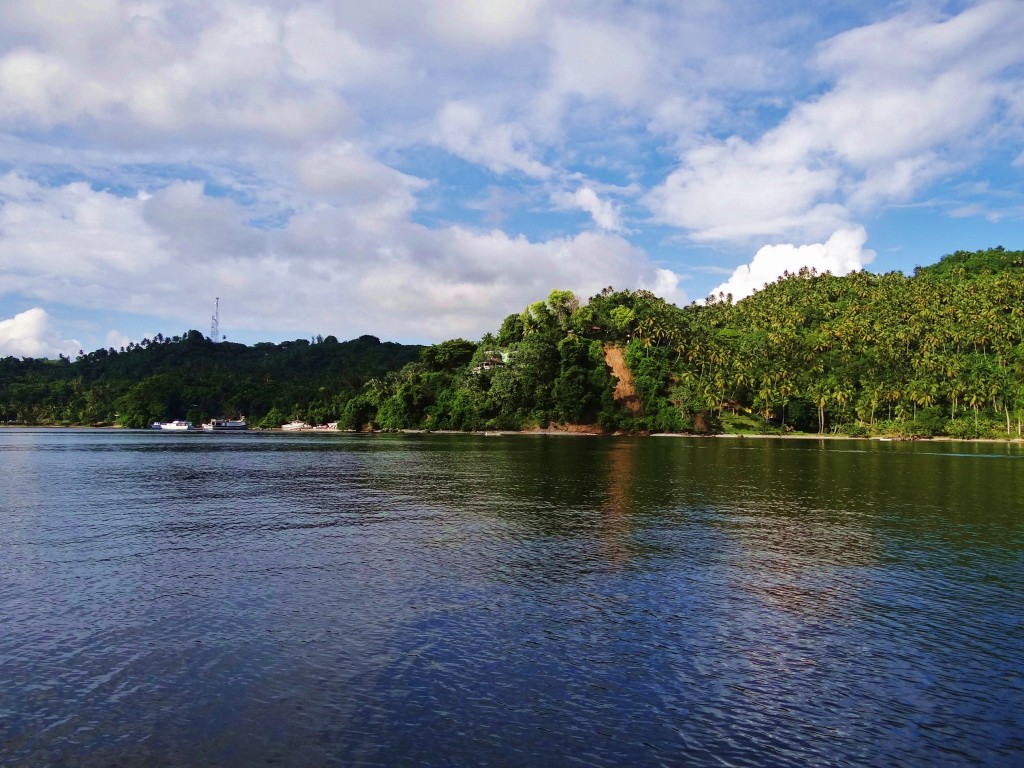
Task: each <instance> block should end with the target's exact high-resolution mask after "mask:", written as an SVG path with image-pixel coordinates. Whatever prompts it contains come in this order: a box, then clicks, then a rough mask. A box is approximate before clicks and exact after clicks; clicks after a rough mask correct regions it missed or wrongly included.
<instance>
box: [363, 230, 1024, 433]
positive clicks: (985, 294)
mask: <svg viewBox="0 0 1024 768" xmlns="http://www.w3.org/2000/svg"><path fill="white" fill-rule="evenodd" d="M615 345H618V346H621V347H623V348H624V351H625V359H626V362H627V363H628V365H629V369H630V370H631V372H632V376H633V379H634V382H633V383H634V386H635V401H634V402H633V403H631V405H633V406H634V407H633V408H632V409H629V408H625V407H623V404H622V403H621V402H616V401H615V400H613V398H612V390H613V387H614V384H615V380H614V379H613V378H612V377H611V375H610V373H609V371H608V368H607V367H606V365H605V357H604V351H605V350H606V349H607V348H608V347H609V346H615ZM1022 417H1024V252H1019V251H1018V252H1010V251H1005V250H1004V249H1002V248H995V249H992V250H988V251H980V252H976V253H967V252H962V251H961V252H957V253H954V254H952V255H950V256H947V257H945V258H944V259H943V260H942V261H940V262H939V263H938V264H936V265H934V266H931V267H925V268H919V269H917V270H916V271H915V274H914V275H913V276H906V275H903V274H902V273H898V272H893V273H889V274H884V275H872V274H869V273H867V272H858V273H854V274H850V275H847V276H844V277H836V276H833V275H831V274H815V273H813V272H811V271H807V270H804V271H801V272H800V273H799V274H785V275H783V276H782V277H781V278H780V279H779V280H778V281H776V282H775V283H772V284H770V285H766V286H765V287H764V289H763V290H761V291H759V292H758V293H756V294H754V295H753V296H751V297H749V298H746V299H744V300H742V301H740V302H736V303H734V302H733V301H732V299H731V297H728V296H718V297H709V299H708V300H707V301H706V302H705V303H702V304H696V303H695V304H692V305H690V306H688V307H684V308H679V307H675V306H673V305H670V304H667V303H665V302H664V301H662V300H661V299H659V298H657V297H656V296H654V295H652V294H650V293H648V292H645V291H636V292H630V291H619V292H616V291H613V290H612V289H611V288H608V289H605V290H604V291H603V292H602V293H601V294H599V295H598V296H595V297H593V298H592V299H591V300H590V301H589V302H588V303H587V304H586V305H584V306H579V305H578V304H577V302H576V299H575V297H574V296H572V294H570V293H568V292H564V291H555V292H553V293H552V294H551V296H550V297H549V298H548V300H547V301H546V302H537V303H535V304H532V305H531V306H530V307H528V308H526V309H525V310H524V311H523V312H522V313H520V314H518V315H510V316H509V317H508V318H506V320H505V322H504V323H503V324H502V326H501V329H500V331H499V332H498V333H497V335H496V336H495V335H488V336H487V337H485V338H484V339H483V341H482V342H481V343H480V344H472V343H470V342H466V341H463V340H455V341H448V342H445V343H444V344H440V345H437V346H436V347H432V348H430V349H428V350H427V351H426V352H425V354H424V355H423V356H422V358H421V360H419V361H418V362H415V363H411V364H410V365H408V366H406V367H405V368H404V369H403V370H401V371H400V372H397V373H392V374H389V375H388V376H387V377H385V378H383V379H378V380H376V381H374V382H372V383H371V384H370V385H369V386H368V387H367V388H366V389H365V390H364V391H363V393H361V394H360V396H359V397H358V398H355V399H353V400H351V401H350V402H349V404H348V407H347V409H346V413H345V418H344V423H346V424H347V425H348V426H350V427H360V426H363V425H365V424H371V425H374V426H379V427H383V428H397V427H420V428H430V429H520V428H530V427H544V426H548V425H551V424H553V423H565V422H569V423H581V422H582V423H591V424H598V425H600V426H601V427H602V428H604V429H606V430H612V429H626V430H632V431H639V430H657V431H694V432H705V431H714V430H718V429H721V428H722V427H723V425H724V427H725V428H726V429H728V430H730V431H755V432H771V431H776V430H777V431H789V430H792V429H797V430H801V431H809V432H820V433H824V432H843V433H846V434H850V435H867V434H889V435H897V436H930V435H938V434H945V435H951V436H955V437H982V436H989V435H993V436H994V435H997V434H1003V435H1007V434H1012V435H1019V434H1020V432H1021V420H1022Z"/></svg>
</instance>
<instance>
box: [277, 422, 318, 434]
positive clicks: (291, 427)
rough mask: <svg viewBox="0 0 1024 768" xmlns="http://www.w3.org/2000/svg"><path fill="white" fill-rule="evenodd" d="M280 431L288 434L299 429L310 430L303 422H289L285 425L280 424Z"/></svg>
mask: <svg viewBox="0 0 1024 768" xmlns="http://www.w3.org/2000/svg"><path fill="white" fill-rule="evenodd" d="M281 429H286V430H288V431H289V432H294V431H297V430H300V429H312V427H311V426H309V424H307V423H306V422H304V421H289V422H288V423H287V424H282V425H281Z"/></svg>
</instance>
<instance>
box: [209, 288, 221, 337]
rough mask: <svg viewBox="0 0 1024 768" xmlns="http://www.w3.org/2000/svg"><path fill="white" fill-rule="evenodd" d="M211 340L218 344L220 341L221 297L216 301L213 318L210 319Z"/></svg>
mask: <svg viewBox="0 0 1024 768" xmlns="http://www.w3.org/2000/svg"><path fill="white" fill-rule="evenodd" d="M210 338H211V339H213V342H214V343H215V344H216V343H217V342H218V341H220V296H218V297H217V298H216V299H215V300H214V304H213V317H212V318H211V319H210Z"/></svg>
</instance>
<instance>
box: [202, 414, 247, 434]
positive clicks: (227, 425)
mask: <svg viewBox="0 0 1024 768" xmlns="http://www.w3.org/2000/svg"><path fill="white" fill-rule="evenodd" d="M248 428H249V425H248V424H246V423H245V417H244V416H243V417H242V418H241V419H211V420H210V421H208V422H207V423H206V424H203V429H205V430H206V431H207V432H239V431H241V430H243V429H248Z"/></svg>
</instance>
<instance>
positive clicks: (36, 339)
mask: <svg viewBox="0 0 1024 768" xmlns="http://www.w3.org/2000/svg"><path fill="white" fill-rule="evenodd" d="M79 348H80V346H79V343H78V342H77V341H76V340H75V339H62V338H61V334H60V332H59V331H58V330H57V328H56V327H55V325H54V323H53V319H52V318H51V317H50V315H49V314H47V312H46V310H44V309H42V308H41V307H33V308H32V309H27V310H25V311H24V312H19V313H18V314H16V315H15V316H14V317H11V318H8V319H7V320H0V357H7V356H12V357H49V358H54V357H57V356H58V355H67V356H68V357H72V356H74V355H76V354H77V353H78V350H79Z"/></svg>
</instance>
